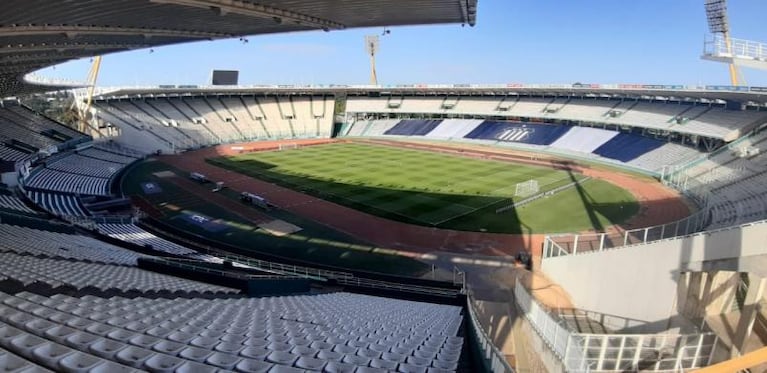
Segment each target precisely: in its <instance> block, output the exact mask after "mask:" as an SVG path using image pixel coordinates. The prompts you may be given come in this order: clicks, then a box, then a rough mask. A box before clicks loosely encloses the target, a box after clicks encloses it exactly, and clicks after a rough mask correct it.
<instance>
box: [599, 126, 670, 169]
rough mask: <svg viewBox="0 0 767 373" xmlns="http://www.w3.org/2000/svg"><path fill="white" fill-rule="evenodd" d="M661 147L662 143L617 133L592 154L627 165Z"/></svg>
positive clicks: (629, 134)
mask: <svg viewBox="0 0 767 373" xmlns="http://www.w3.org/2000/svg"><path fill="white" fill-rule="evenodd" d="M661 146H663V142H662V141H660V140H656V139H651V138H648V137H644V136H640V135H635V134H631V133H619V134H618V135H616V136H615V137H613V138H612V139H610V140H608V141H607V142H605V143H604V144H602V145H600V146H599V147H598V148H596V149H594V154H598V155H601V156H603V157H606V158H612V159H616V160H619V161H621V162H627V163H628V162H629V161H632V160H634V159H635V158H638V157H640V156H641V155H643V154H645V153H648V152H651V151H653V150H655V149H658V148H660V147H661Z"/></svg>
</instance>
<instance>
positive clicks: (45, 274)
mask: <svg viewBox="0 0 767 373" xmlns="http://www.w3.org/2000/svg"><path fill="white" fill-rule="evenodd" d="M0 274H2V275H4V276H6V277H7V278H11V279H14V280H16V281H19V282H21V283H22V284H24V285H25V286H28V285H31V284H34V283H42V284H46V285H48V286H50V287H52V288H58V287H60V286H70V287H73V288H75V289H84V288H95V289H98V290H101V291H108V290H110V289H118V290H121V291H137V292H159V291H169V292H181V293H195V292H196V293H237V292H238V290H236V289H232V288H227V287H222V286H216V285H209V284H206V283H202V282H197V281H192V280H186V279H182V278H178V277H172V276H167V275H163V274H159V273H154V272H149V271H145V270H142V269H139V268H135V267H129V266H120V265H114V264H97V263H86V262H75V261H70V260H62V259H43V258H36V257H32V256H27V255H19V254H16V253H10V252H6V253H0Z"/></svg>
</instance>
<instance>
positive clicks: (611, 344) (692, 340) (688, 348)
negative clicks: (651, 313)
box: [514, 281, 719, 372]
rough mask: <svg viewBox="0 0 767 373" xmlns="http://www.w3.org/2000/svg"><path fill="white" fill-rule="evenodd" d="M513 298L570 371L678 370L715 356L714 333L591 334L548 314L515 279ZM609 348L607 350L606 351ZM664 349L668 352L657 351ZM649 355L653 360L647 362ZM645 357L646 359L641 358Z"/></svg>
mask: <svg viewBox="0 0 767 373" xmlns="http://www.w3.org/2000/svg"><path fill="white" fill-rule="evenodd" d="M514 298H515V300H516V302H517V305H519V307H520V309H522V311H523V312H524V316H525V318H526V319H527V320H528V321H529V322H530V324H531V325H532V327H533V330H535V332H536V333H537V334H538V335H539V336H540V337H541V339H543V341H544V343H545V344H546V346H548V348H549V349H551V351H552V352H553V353H554V354H555V355H556V356H557V358H559V359H560V360H561V362H562V364H563V365H564V368H565V369H566V370H567V371H569V372H588V371H591V370H594V371H602V370H608V368H607V367H613V368H609V369H616V370H617V369H629V370H632V371H633V370H636V369H638V368H639V366H640V363H644V364H647V363H649V364H650V365H652V367H649V366H648V367H645V368H643V370H648V371H661V370H668V369H669V368H664V366H669V365H671V366H674V367H677V368H681V369H692V368H698V367H699V366H700V365H706V364H708V363H709V362H710V361H711V358H712V357H713V356H714V351H715V349H716V346H717V344H718V343H719V339H718V337H717V335H716V334H714V333H696V334H673V333H663V334H594V333H578V332H575V331H572V330H570V329H569V328H568V327H567V326H566V325H565V324H564V322H563V321H562V320H561V319H558V318H555V317H553V316H552V315H550V314H549V313H548V312H547V311H546V310H545V309H544V308H543V306H541V305H540V304H539V303H538V302H537V301H536V300H535V299H534V298H533V297H532V296H531V295H530V293H529V292H528V291H527V290H526V289H525V288H524V287H523V286H522V284H521V283H520V282H519V281H518V282H517V284H516V285H515V288H514ZM608 350H609V353H608ZM663 351H666V352H668V354H662V353H660V352H663ZM648 356H652V358H651V359H652V360H650V361H646V360H645V359H647V357H648ZM643 360H645V361H643Z"/></svg>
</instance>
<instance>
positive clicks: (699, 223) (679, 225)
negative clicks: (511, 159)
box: [543, 209, 709, 258]
mask: <svg viewBox="0 0 767 373" xmlns="http://www.w3.org/2000/svg"><path fill="white" fill-rule="evenodd" d="M708 222H709V212H708V210H707V209H704V210H701V211H698V212H697V213H695V214H693V215H690V216H688V217H686V218H684V219H681V220H677V221H675V222H671V223H667V224H661V225H655V226H652V227H646V228H637V229H630V230H625V231H617V230H616V231H612V232H604V233H585V234H560V235H550V236H546V237H545V238H544V241H543V257H544V258H551V257H557V256H563V255H574V254H579V253H585V252H594V251H603V250H608V249H614V248H619V247H623V246H629V245H636V244H643V243H648V242H653V241H660V240H665V239H668V238H674V237H680V236H686V235H689V234H693V233H697V232H700V231H701V230H703V229H704V228H705V227H706V226H707V225H708Z"/></svg>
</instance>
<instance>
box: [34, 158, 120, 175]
mask: <svg viewBox="0 0 767 373" xmlns="http://www.w3.org/2000/svg"><path fill="white" fill-rule="evenodd" d="M123 166H125V164H124V163H115V162H109V161H103V160H100V159H96V158H91V157H85V156H81V155H78V154H72V155H69V156H68V157H64V158H61V159H58V160H56V161H54V162H52V163H49V164H46V167H47V168H50V169H52V170H58V171H63V172H68V173H72V174H78V175H83V176H93V177H101V178H110V177H112V175H114V174H115V173H117V172H118V171H119V170H120V169H122V168H123Z"/></svg>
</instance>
